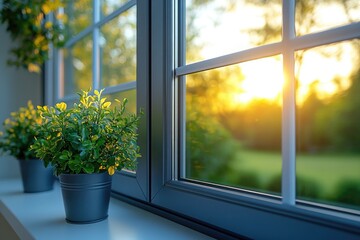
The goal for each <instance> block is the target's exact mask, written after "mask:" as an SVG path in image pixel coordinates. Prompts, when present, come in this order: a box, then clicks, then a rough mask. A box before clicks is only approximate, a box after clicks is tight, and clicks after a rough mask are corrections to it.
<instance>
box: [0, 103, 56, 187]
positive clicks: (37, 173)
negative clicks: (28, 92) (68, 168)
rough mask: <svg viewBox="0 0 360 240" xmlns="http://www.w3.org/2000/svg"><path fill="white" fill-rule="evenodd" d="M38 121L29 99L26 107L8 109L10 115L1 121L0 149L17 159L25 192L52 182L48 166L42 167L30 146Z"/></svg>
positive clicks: (39, 120)
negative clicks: (10, 110)
mask: <svg viewBox="0 0 360 240" xmlns="http://www.w3.org/2000/svg"><path fill="white" fill-rule="evenodd" d="M41 122H42V119H41V117H40V115H39V113H38V112H37V111H36V110H35V109H34V107H33V104H32V103H31V101H29V102H28V104H27V107H21V108H20V109H19V110H18V111H17V112H12V113H11V118H8V119H6V120H5V122H4V131H5V132H4V133H1V134H2V136H1V138H0V150H2V152H3V153H8V154H10V155H11V156H14V157H15V158H17V159H18V160H19V164H20V170H21V177H22V183H23V189H24V192H25V193H34V192H43V191H48V190H51V189H52V188H53V184H54V176H53V172H52V168H51V167H48V168H45V167H44V164H43V162H42V161H41V160H40V159H38V158H36V156H35V153H34V152H33V151H32V150H30V145H32V144H33V143H34V141H35V137H36V135H37V132H36V125H37V124H41Z"/></svg>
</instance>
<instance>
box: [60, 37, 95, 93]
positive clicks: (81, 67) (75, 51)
mask: <svg viewBox="0 0 360 240" xmlns="http://www.w3.org/2000/svg"><path fill="white" fill-rule="evenodd" d="M92 48H93V44H92V38H91V35H88V36H86V37H85V38H83V39H81V40H80V41H78V42H76V43H75V44H74V45H73V46H72V47H71V48H70V49H67V48H66V49H64V94H65V95H69V94H74V93H76V92H78V91H79V90H88V89H89V88H90V87H91V86H92Z"/></svg>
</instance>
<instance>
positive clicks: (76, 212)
mask: <svg viewBox="0 0 360 240" xmlns="http://www.w3.org/2000/svg"><path fill="white" fill-rule="evenodd" d="M59 181H60V185H61V192H62V196H63V201H64V207H65V215H66V221H67V222H68V223H77V224H87V223H95V222H99V221H102V220H105V219H106V218H107V217H108V209H109V201H110V193H111V183H112V177H111V176H109V174H108V173H107V172H106V173H93V174H61V175H60V176H59Z"/></svg>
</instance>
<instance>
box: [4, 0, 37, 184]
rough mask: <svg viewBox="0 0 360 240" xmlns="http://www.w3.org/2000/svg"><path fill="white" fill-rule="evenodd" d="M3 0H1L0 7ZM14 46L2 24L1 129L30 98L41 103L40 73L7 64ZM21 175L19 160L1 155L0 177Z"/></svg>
mask: <svg viewBox="0 0 360 240" xmlns="http://www.w3.org/2000/svg"><path fill="white" fill-rule="evenodd" d="M1 5H2V0H0V7H1ZM12 46H14V44H13V42H12V40H11V39H10V36H9V34H8V32H6V25H4V24H0V124H1V125H0V131H2V130H3V126H2V123H3V122H4V120H5V119H6V118H8V117H9V116H10V112H12V111H16V110H18V109H19V108H20V107H22V106H25V105H26V103H27V101H28V100H32V101H33V103H34V105H38V104H41V102H40V101H41V81H40V74H34V73H29V72H27V71H26V70H23V69H17V68H16V67H13V66H8V65H7V64H6V61H7V59H8V58H9V56H10V54H9V49H10V48H11V47H12ZM19 176H20V170H19V166H18V163H17V161H16V160H15V159H14V158H12V157H9V156H0V179H2V178H14V177H19Z"/></svg>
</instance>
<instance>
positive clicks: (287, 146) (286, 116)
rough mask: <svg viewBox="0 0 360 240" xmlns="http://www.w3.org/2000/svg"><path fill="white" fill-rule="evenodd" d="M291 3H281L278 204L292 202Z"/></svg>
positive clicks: (292, 70)
mask: <svg viewBox="0 0 360 240" xmlns="http://www.w3.org/2000/svg"><path fill="white" fill-rule="evenodd" d="M294 14H295V2H294V0H283V72H284V86H283V111H282V181H281V183H282V184H281V195H282V203H283V204H286V205H295V202H296V159H295V158H296V143H295V140H296V130H295V129H296V126H295V77H294V69H295V67H294V66H295V61H294V51H293V49H292V48H291V45H290V44H291V41H292V40H293V39H294V38H295V16H294Z"/></svg>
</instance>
